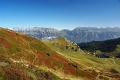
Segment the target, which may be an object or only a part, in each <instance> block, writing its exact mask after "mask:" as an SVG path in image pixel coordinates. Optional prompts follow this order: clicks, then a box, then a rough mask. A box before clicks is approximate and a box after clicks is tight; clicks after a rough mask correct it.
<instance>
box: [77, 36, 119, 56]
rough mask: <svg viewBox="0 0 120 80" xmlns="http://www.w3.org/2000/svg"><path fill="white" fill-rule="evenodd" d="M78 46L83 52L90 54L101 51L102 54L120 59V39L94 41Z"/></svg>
mask: <svg viewBox="0 0 120 80" xmlns="http://www.w3.org/2000/svg"><path fill="white" fill-rule="evenodd" d="M78 45H79V46H80V47H81V49H82V50H86V51H90V52H96V51H100V53H101V54H104V55H107V56H114V57H119V58H120V38H116V39H111V40H105V41H92V42H88V43H80V44H78Z"/></svg>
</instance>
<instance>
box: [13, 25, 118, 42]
mask: <svg viewBox="0 0 120 80" xmlns="http://www.w3.org/2000/svg"><path fill="white" fill-rule="evenodd" d="M13 30H14V31H17V32H21V33H24V34H27V35H29V36H32V37H35V38H37V39H44V40H51V39H54V38H58V37H65V38H67V39H68V40H70V41H73V42H75V43H81V42H90V41H102V40H108V39H114V38H118V37H120V28H119V27H114V28H111V27H106V28H95V27H77V28H75V29H74V30H68V29H63V30H57V29H54V28H41V27H34V28H27V29H20V28H14V29H13Z"/></svg>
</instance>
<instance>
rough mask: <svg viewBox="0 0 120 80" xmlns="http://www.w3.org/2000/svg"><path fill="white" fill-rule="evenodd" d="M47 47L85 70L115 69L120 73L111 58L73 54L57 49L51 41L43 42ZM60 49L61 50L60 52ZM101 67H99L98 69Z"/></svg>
mask: <svg viewBox="0 0 120 80" xmlns="http://www.w3.org/2000/svg"><path fill="white" fill-rule="evenodd" d="M43 42H44V43H45V44H46V45H47V46H49V47H50V48H51V49H53V50H54V51H56V52H58V53H59V54H61V55H63V56H65V57H66V58H68V59H70V60H73V61H75V62H77V63H79V64H80V65H82V66H83V67H84V68H87V67H93V68H94V69H96V70H97V69H98V70H99V69H102V70H104V69H105V70H110V69H111V68H112V69H115V70H116V71H118V72H120V69H119V68H120V67H119V66H116V65H115V64H114V63H113V61H111V59H110V58H106V59H104V58H97V57H95V56H93V55H90V54H87V53H73V52H71V51H66V52H65V51H64V50H63V49H59V47H55V46H54V45H53V44H52V42H51V41H49V42H46V41H43ZM58 49H59V50H58ZM115 61H116V63H117V64H118V65H120V59H115ZM98 66H99V67H98Z"/></svg>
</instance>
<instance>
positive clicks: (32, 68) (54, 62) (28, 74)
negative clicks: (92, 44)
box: [0, 28, 120, 80]
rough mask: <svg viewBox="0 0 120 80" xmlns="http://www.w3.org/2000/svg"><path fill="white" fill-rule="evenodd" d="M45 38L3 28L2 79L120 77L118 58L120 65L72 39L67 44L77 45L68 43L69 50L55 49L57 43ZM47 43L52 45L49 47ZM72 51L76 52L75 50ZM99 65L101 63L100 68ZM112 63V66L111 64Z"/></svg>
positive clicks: (0, 45)
mask: <svg viewBox="0 0 120 80" xmlns="http://www.w3.org/2000/svg"><path fill="white" fill-rule="evenodd" d="M62 40H63V41H66V40H65V39H62ZM60 41H61V40H60ZM43 42H44V41H40V40H37V39H35V38H32V37H29V36H27V35H24V34H21V33H16V32H13V31H11V30H8V29H3V28H0V79H1V80H5V79H6V80H8V79H12V80H61V79H62V80H66V79H68V80H96V79H106V80H107V79H116V80H117V79H119V77H120V74H119V73H120V70H119V65H120V64H119V60H117V59H116V60H115V61H116V62H117V64H118V66H116V65H115V64H114V63H113V61H112V60H107V61H106V62H105V61H104V60H101V59H99V58H96V57H94V56H90V55H88V54H84V52H82V51H81V50H80V49H79V48H78V47H77V46H76V45H74V44H71V42H70V43H68V44H70V45H71V46H72V47H74V48H72V47H68V48H67V49H68V50H66V51H67V52H64V51H63V49H62V47H61V49H60V50H59V51H56V50H55V46H53V45H54V44H52V45H51V42H50V43H49V42H46V43H45V44H44V43H43ZM53 42H54V41H53ZM48 43H49V44H48ZM61 43H64V42H61ZM61 43H60V44H61ZM58 44H59V43H58ZM64 44H65V43H64ZM48 45H50V46H49V47H48ZM60 46H61V45H60ZM60 46H59V47H60ZM69 48H70V49H69ZM76 49H77V50H76ZM70 50H72V51H70ZM55 51H56V52H55ZM62 51H63V52H62ZM73 52H76V53H75V54H73ZM64 53H65V54H64ZM68 54H69V55H68ZM106 63H108V64H106ZM98 65H99V66H100V67H98V68H97V66H98ZM109 65H111V66H110V67H109ZM103 66H104V67H103ZM106 73H107V74H106Z"/></svg>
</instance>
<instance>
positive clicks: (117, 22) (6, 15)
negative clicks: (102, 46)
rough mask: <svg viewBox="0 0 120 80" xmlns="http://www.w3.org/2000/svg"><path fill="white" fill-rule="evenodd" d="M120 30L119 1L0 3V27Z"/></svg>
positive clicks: (2, 0) (19, 0) (26, 0)
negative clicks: (116, 28) (118, 28)
mask: <svg viewBox="0 0 120 80" xmlns="http://www.w3.org/2000/svg"><path fill="white" fill-rule="evenodd" d="M79 26H81V27H120V0H0V27H4V28H10V29H12V28H14V27H19V28H33V27H44V28H55V29H58V30H61V29H69V30H72V29H74V28H76V27H79Z"/></svg>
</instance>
